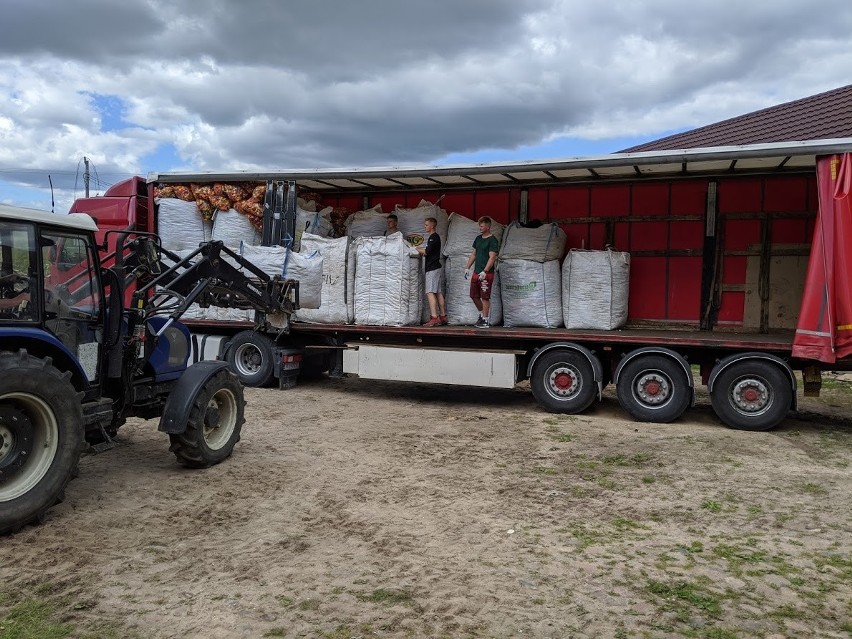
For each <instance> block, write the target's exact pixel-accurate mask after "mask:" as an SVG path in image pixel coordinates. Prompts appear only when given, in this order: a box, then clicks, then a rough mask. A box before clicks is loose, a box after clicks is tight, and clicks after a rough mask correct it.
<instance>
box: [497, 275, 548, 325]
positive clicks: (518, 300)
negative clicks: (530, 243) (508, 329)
mask: <svg viewBox="0 0 852 639" xmlns="http://www.w3.org/2000/svg"><path fill="white" fill-rule="evenodd" d="M499 270H500V278H501V279H500V294H501V295H502V300H503V324H504V325H505V326H534V327H542V328H559V327H560V326H562V284H561V281H560V280H561V279H562V278H561V273H560V267H559V260H551V261H549V262H533V261H532V260H504V261H502V262H500V269H499Z"/></svg>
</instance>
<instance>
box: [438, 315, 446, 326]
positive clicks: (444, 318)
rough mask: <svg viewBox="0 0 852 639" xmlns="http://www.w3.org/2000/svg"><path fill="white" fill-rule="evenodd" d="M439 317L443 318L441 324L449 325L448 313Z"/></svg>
mask: <svg viewBox="0 0 852 639" xmlns="http://www.w3.org/2000/svg"><path fill="white" fill-rule="evenodd" d="M438 319H439V320H441V326H446V325H447V316H446V315H441V316H439V317H438Z"/></svg>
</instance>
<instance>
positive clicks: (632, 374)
mask: <svg viewBox="0 0 852 639" xmlns="http://www.w3.org/2000/svg"><path fill="white" fill-rule="evenodd" d="M616 393H617V395H618V402H619V403H620V404H621V407H622V408H623V409H624V410H625V411H627V412H628V413H629V414H630V416H631V417H633V418H634V419H636V420H638V421H640V422H655V423H658V424H665V423H668V422H673V421H674V420H676V419H677V418H679V417H680V416H681V415H683V413H684V411H686V409H687V408H688V407H689V404H690V402H691V392H690V386H689V379H688V378H687V376H686V371H684V370H683V367H682V366H681V365H680V363H679V362H676V361H675V360H673V359H671V358H669V357H663V356H660V355H645V356H642V357H637V358H636V359H634V360H632V361H629V362H627V363H626V364H625V366H624V368H623V369H622V370H621V371H620V373H619V376H618V384H617V385H616Z"/></svg>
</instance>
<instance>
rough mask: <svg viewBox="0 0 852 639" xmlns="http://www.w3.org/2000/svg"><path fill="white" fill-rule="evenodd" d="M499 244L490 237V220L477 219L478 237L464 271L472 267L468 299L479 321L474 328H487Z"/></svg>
mask: <svg viewBox="0 0 852 639" xmlns="http://www.w3.org/2000/svg"><path fill="white" fill-rule="evenodd" d="M499 248H500V244H499V243H498V242H497V238H496V237H494V236H493V235H491V218H490V217H487V216H483V217H481V218H479V236H478V237H477V238H476V239H475V240H474V241H473V251H472V252H471V254H470V257H469V258H467V266H465V270H469V269H470V267H471V265H473V267H474V268H473V276H472V277H471V278H470V297H471V299H472V300H473V303H474V304H475V305H476V308H477V310H479V319H478V320H476V323H475V324H474V326H476V327H477V328H488V327H489V326H491V325H490V324H489V323H488V316H489V315H490V313H491V287H492V286H494V266H495V265H496V264H497V250H498V249H499Z"/></svg>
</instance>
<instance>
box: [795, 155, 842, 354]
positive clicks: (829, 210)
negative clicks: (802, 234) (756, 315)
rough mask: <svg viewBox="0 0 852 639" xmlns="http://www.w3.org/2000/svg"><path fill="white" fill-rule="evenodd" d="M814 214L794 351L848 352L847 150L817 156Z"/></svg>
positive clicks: (812, 352) (797, 352)
mask: <svg viewBox="0 0 852 639" xmlns="http://www.w3.org/2000/svg"><path fill="white" fill-rule="evenodd" d="M817 187H818V190H819V212H818V213H817V220H816V226H815V228H814V237H813V242H812V244H811V256H810V260H809V261H808V274H807V279H806V280H805V290H804V294H803V295H802V308H801V310H800V312H799V323H798V326H797V327H796V337H795V339H794V340H793V356H794V357H802V358H805V359H814V360H818V361H820V362H825V363H828V364H832V363H834V362H835V361H837V360H838V359H843V358H846V357H849V356H850V355H852V206H850V204H852V203H850V200H851V199H852V195H850V193H852V154H850V153H844V154H842V155H831V156H826V157H821V158H819V159H818V160H817Z"/></svg>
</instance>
